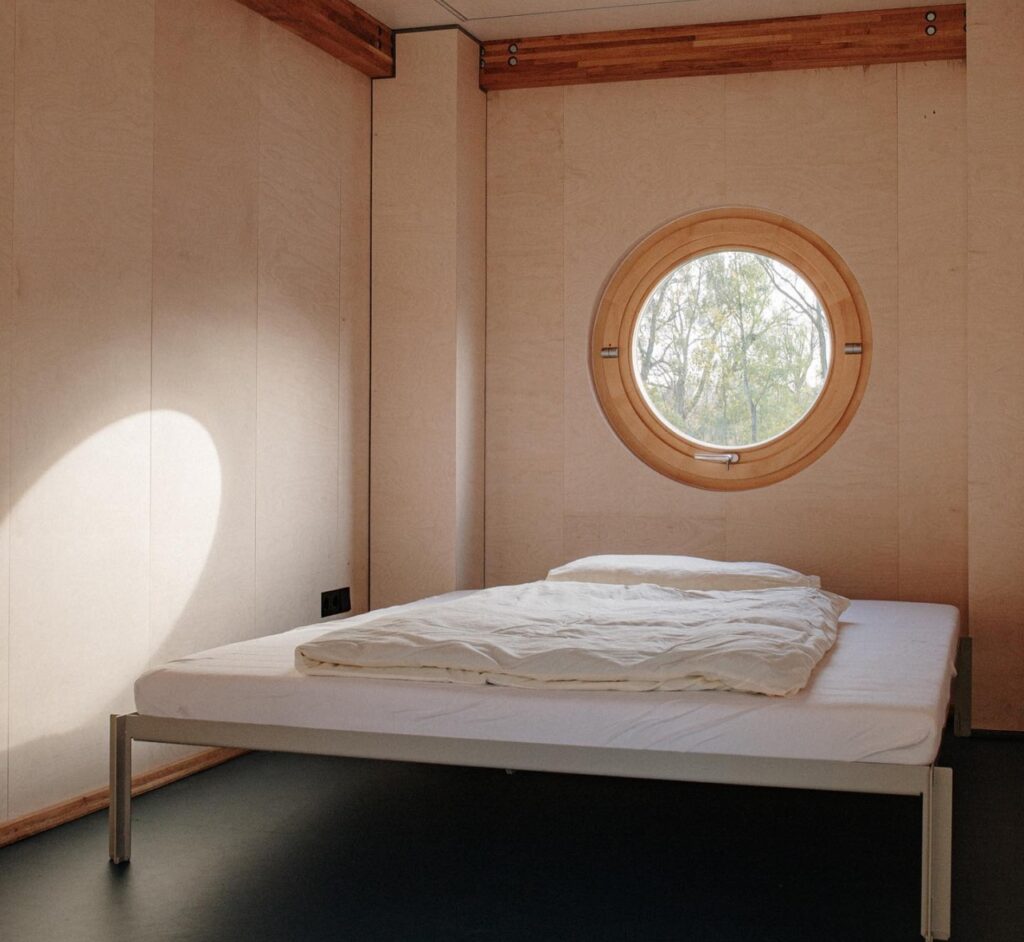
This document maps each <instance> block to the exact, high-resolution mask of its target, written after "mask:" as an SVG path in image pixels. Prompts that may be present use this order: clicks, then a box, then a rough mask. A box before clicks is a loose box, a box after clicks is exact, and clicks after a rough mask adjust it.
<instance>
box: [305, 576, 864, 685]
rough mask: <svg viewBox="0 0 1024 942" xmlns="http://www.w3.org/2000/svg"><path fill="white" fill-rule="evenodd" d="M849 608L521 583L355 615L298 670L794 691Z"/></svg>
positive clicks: (771, 592) (466, 680)
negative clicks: (355, 620) (397, 609)
mask: <svg viewBox="0 0 1024 942" xmlns="http://www.w3.org/2000/svg"><path fill="white" fill-rule="evenodd" d="M848 605H849V602H848V601H847V600H846V599H844V598H841V597H840V596H837V595H833V594H831V593H829V592H824V591H822V590H821V589H816V588H812V587H786V588H775V589H758V590H745V591H696V590H681V589H671V588H667V587H663V586H656V585H650V584H641V585H605V584H597V583H582V582H531V583H527V584H525V585H514V586H500V587H498V588H494V589H487V590H485V591H483V592H476V593H474V594H472V595H469V596H465V597H463V598H459V599H455V600H452V601H446V602H439V603H436V604H433V605H431V604H428V605H422V606H418V607H416V608H411V609H409V610H408V611H405V612H393V613H390V614H387V615H383V614H382V615H381V616H379V617H376V618H374V617H369V618H361V619H359V622H358V624H352V625H351V626H343V627H341V628H339V629H338V630H337V631H333V632H330V633H329V634H326V635H322V636H320V637H318V638H316V639H315V640H313V641H309V642H306V643H305V644H301V645H299V646H298V647H297V648H296V649H295V663H296V667H297V668H298V670H300V671H301V672H303V673H305V674H316V675H329V676H335V675H346V676H354V677H373V678H391V679H401V680H417V681H441V682H448V683H460V684H501V685H505V686H513V687H544V688H556V687H571V688H575V689H583V690H630V691H643V690H722V689H724V690H742V691H748V692H751V693H762V694H772V695H775V696H784V695H786V694H789V693H794V692H795V691H797V690H800V689H801V688H802V687H803V686H804V685H805V684H806V683H807V681H808V680H809V678H810V676H811V671H812V670H813V669H814V666H815V665H816V664H817V663H818V661H819V660H821V658H822V656H823V655H824V654H825V652H826V651H827V650H828V649H829V648H830V647H831V646H832V644H833V642H834V641H835V638H836V631H837V629H838V624H839V617H840V615H842V613H843V612H844V611H845V610H846V608H847V606H848Z"/></svg>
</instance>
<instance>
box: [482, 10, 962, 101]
mask: <svg viewBox="0 0 1024 942" xmlns="http://www.w3.org/2000/svg"><path fill="white" fill-rule="evenodd" d="M965 28H966V12H965V5H964V4H962V3H958V4H950V5H945V6H936V5H934V4H933V5H930V6H919V7H908V8H903V9H898V10H874V11H868V12H861V13H828V14H822V15H819V16H794V17H785V18H780V19H768V20H746V21H743V22H737V23H709V24H704V25H700V26H669V27H659V28H656V29H633V30H617V31H613V32H603V33H577V34H575V35H567V36H538V37H533V38H526V39H505V40H500V41H497V40H495V41H489V42H485V43H484V44H483V59H482V64H481V71H480V86H481V88H483V89H485V90H487V91H492V90H496V89H502V88H537V87H541V86H545V85H578V84H585V83H592V82H623V81H632V80H634V79H654V78H676V77H679V76H689V75H726V74H729V73H736V72H772V71H778V70H783V69H821V68H830V67H833V66H844V65H845V66H849V65H875V64H879V63H887V62H921V61H926V60H931V59H963V58H966V55H967V41H966V35H965Z"/></svg>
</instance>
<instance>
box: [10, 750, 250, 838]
mask: <svg viewBox="0 0 1024 942" xmlns="http://www.w3.org/2000/svg"><path fill="white" fill-rule="evenodd" d="M248 751H249V750H247V749H226V748H218V749H206V750H204V751H203V752H200V753H197V754H196V755H194V756H186V757H185V758H184V759H178V760H177V761H175V762H168V763H167V764H166V765H161V766H158V767H157V768H155V769H151V770H150V771H149V772H141V773H139V774H138V775H133V776H132V795H133V796H135V795H144V794H145V793H146V792H151V791H153V790H154V789H157V788H161V787H162V786H164V785H170V783H171V782H176V781H178V780H179V779H183V778H187V777H188V776H189V775H195V774H196V772H203V771H205V770H206V769H212V768H213V767H214V766H216V765H221V764H222V763H224V762H228V761H229V760H231V759H236V758H237V757H238V756H240V755H244V754H245V753H246V752H248ZM109 804H110V789H109V788H97V789H96V790H95V791H91V792H86V793H85V794H84V795H78V796H77V797H75V798H70V799H68V800H67V801H62V802H60V803H58V804H56V805H50V807H48V808H42V809H40V810H39V811H30V812H29V813H28V814H23V815H22V816H21V817H18V818H11V819H10V820H9V821H0V847H6V846H7V845H8V844H13V843H14V842H15V841H20V840H24V839H25V838H26V837H32V835H33V834H40V833H41V832H43V831H48V830H50V828H55V827H57V826H59V825H61V824H67V822H68V821H74V820H76V819H77V818H83V817H85V815H87V814H92V813H93V812H94V811H101V810H102V809H104V808H106V807H107V806H108V805H109Z"/></svg>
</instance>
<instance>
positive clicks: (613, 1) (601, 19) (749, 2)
mask: <svg viewBox="0 0 1024 942" xmlns="http://www.w3.org/2000/svg"><path fill="white" fill-rule="evenodd" d="M357 2H358V3H359V5H360V6H361V7H363V9H365V10H366V11H367V12H368V13H371V14H373V16H375V17H377V19H378V20H380V21H381V22H383V23H386V24H387V25H388V26H390V27H392V29H410V28H414V27H419V26H452V25H459V26H462V27H463V28H464V29H466V30H468V31H469V32H470V33H472V34H473V35H474V36H476V37H477V39H481V40H485V39H513V38H517V37H522V36H546V35H551V34H555V33H583V32H589V31H591V30H604V29H636V28H640V27H647V26H681V25H688V24H691V23H715V22H725V21H728V20H749V19H761V18H764V17H776V16H802V15H805V14H811V13H843V12H853V11H856V10H877V9H884V8H897V7H905V6H908V5H909V4H911V3H912V2H913V0H357ZM947 2H949V0H938V3H939V5H941V4H942V3H947Z"/></svg>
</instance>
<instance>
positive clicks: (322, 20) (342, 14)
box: [238, 0, 395, 78]
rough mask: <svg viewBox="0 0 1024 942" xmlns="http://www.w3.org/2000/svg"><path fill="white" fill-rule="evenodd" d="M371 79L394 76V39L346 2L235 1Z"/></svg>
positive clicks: (376, 22) (298, 0)
mask: <svg viewBox="0 0 1024 942" xmlns="http://www.w3.org/2000/svg"><path fill="white" fill-rule="evenodd" d="M238 2H239V3H241V4H243V5H244V6H247V7H248V8H249V9H250V10H255V11H256V12H257V13H259V14H260V15H262V16H265V17H266V18H267V19H268V20H273V21H274V22H275V23H278V24H280V25H281V26H283V27H284V28H285V29H287V30H291V32H293V33H296V34H298V35H299V36H301V37H302V38H303V39H305V40H306V41H307V42H311V43H312V44H313V45H314V46H319V47H320V48H321V49H323V50H324V51H325V52H328V53H330V54H331V55H332V56H334V58H335V59H340V60H341V61H342V62H344V63H346V64H348V65H350V66H352V67H353V68H354V69H358V70H359V71H360V72H362V73H363V74H364V75H368V76H370V78H385V77H387V76H391V75H394V71H395V57H394V35H393V33H392V31H391V28H390V27H388V26H385V25H384V24H383V23H381V22H380V21H379V20H376V19H374V18H373V17H372V16H370V14H369V13H367V12H366V11H365V10H362V9H360V8H359V7H357V6H356V5H355V4H354V3H350V2H349V0H238Z"/></svg>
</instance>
